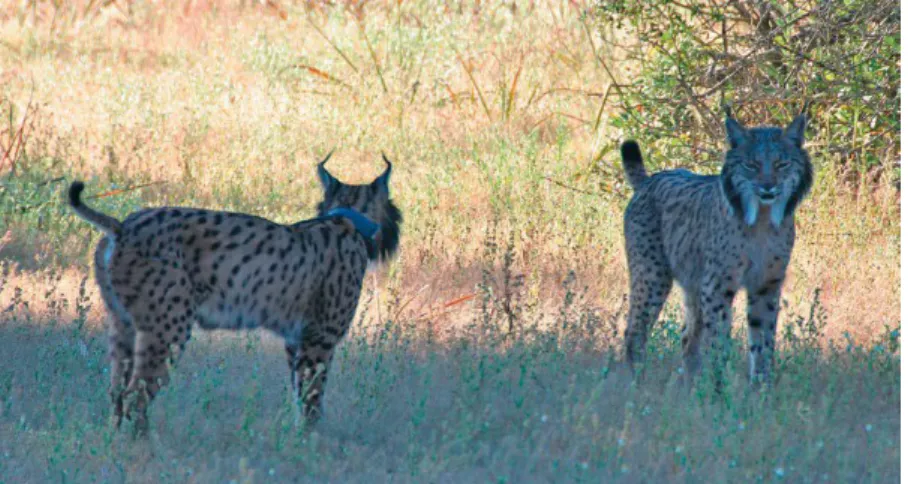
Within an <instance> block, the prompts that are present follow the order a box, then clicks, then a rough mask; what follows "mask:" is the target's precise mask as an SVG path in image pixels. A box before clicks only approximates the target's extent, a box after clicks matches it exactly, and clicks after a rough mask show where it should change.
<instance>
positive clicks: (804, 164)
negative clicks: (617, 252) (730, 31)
mask: <svg viewBox="0 0 908 484" xmlns="http://www.w3.org/2000/svg"><path fill="white" fill-rule="evenodd" d="M806 122H807V120H806V117H805V115H804V114H801V115H799V116H798V117H796V118H795V119H794V120H793V121H792V122H791V124H790V125H789V126H788V127H787V128H785V129H781V128H777V127H757V128H752V129H747V128H745V127H743V126H741V125H740V124H739V123H738V122H737V121H735V120H734V118H732V117H731V114H730V113H729V116H728V118H727V119H726V131H727V135H728V142H729V150H728V151H727V153H726V155H725V163H724V166H723V167H722V171H721V173H720V174H719V175H711V176H703V175H696V174H693V173H691V172H689V171H687V170H669V171H663V172H659V173H655V174H653V175H652V176H648V175H647V174H646V171H645V169H644V168H643V157H642V155H641V154H640V148H639V147H638V146H637V143H635V142H633V141H627V142H625V143H624V144H623V145H622V147H621V154H622V159H623V162H624V168H625V172H626V176H627V178H628V180H629V182H630V184H631V185H632V186H633V187H634V195H633V198H632V199H631V201H630V203H629V204H628V206H627V210H626V212H625V216H624V235H625V248H626V251H627V263H628V269H629V271H630V303H631V305H630V312H629V314H628V321H627V330H626V333H625V352H626V357H627V360H628V361H629V362H630V363H631V364H635V363H637V362H640V361H641V360H642V359H643V357H644V354H645V348H646V341H647V338H648V335H649V331H650V326H651V325H652V323H653V322H654V321H655V320H656V318H657V317H658V315H659V312H660V311H661V310H662V306H663V304H664V302H665V299H666V297H667V296H668V293H669V290H670V289H671V286H672V282H673V281H676V282H677V283H678V284H679V285H680V286H681V288H682V289H683V291H684V308H685V321H684V330H683V335H682V344H683V355H684V362H685V366H686V368H687V371H688V373H689V374H690V375H694V374H696V373H697V372H698V371H699V370H700V368H701V357H700V346H701V344H703V345H704V346H705V347H706V348H707V349H709V350H710V354H711V355H715V356H716V357H717V358H716V359H714V360H713V361H714V362H716V363H717V368H722V367H724V359H723V358H725V357H726V356H727V353H728V352H727V351H726V350H727V348H726V345H727V344H728V342H729V340H730V332H731V304H732V300H733V299H734V297H735V294H736V293H737V292H738V290H739V289H740V288H742V287H743V288H745V289H746V290H747V295H748V298H747V301H748V326H749V333H750V336H749V339H750V346H749V356H750V377H751V380H752V381H754V382H760V381H766V380H768V378H769V376H770V370H771V367H772V364H773V353H774V350H775V332H776V321H777V319H778V312H779V295H780V293H781V290H782V283H783V281H784V279H785V272H786V268H787V267H788V262H789V259H790V257H791V250H792V247H793V246H794V241H795V226H794V218H793V215H794V212H795V209H796V208H797V206H798V204H799V203H800V202H801V201H802V200H803V198H804V197H805V196H806V195H807V192H808V191H809V190H810V186H811V183H812V180H813V171H812V166H811V163H810V158H809V156H808V154H807V152H806V151H805V150H804V148H803V141H804V129H805V126H806ZM634 366H636V365H634Z"/></svg>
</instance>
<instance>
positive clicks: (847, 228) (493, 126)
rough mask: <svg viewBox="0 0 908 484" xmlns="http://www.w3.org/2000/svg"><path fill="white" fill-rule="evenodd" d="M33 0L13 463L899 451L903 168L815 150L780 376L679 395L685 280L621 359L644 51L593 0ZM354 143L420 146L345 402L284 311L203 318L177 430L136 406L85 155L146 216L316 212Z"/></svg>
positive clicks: (22, 64) (22, 37)
mask: <svg viewBox="0 0 908 484" xmlns="http://www.w3.org/2000/svg"><path fill="white" fill-rule="evenodd" d="M13 3H14V5H7V6H5V7H0V108H2V113H3V116H2V118H3V119H2V120H0V156H2V157H0V264H2V274H0V311H5V312H4V313H3V314H2V315H0V354H2V355H3V356H4V361H5V363H4V367H3V369H2V370H0V436H2V438H0V482H24V481H48V480H63V481H71V480H75V481H101V482H109V481H113V482H119V481H139V482H142V481H147V480H150V479H162V480H164V481H178V482H185V480H193V479H195V480H196V481H198V482H208V481H225V480H229V479H236V480H237V482H239V481H240V480H246V481H248V482H259V481H265V480H268V479H271V478H274V479H279V480H281V481H284V480H287V479H299V480H307V479H314V480H318V481H322V482H323V481H325V480H329V481H339V482H351V481H368V482H372V481H373V480H375V479H382V480H394V481H398V480H402V481H414V482H464V481H474V480H481V481H489V480H502V481H516V482H527V481H532V480H539V481H550V480H556V479H557V480H578V481H591V482H598V481H600V480H601V479H603V478H608V477H613V478H614V477H623V478H624V479H626V480H628V481H632V482H638V481H651V480H653V479H672V480H681V481H687V480H698V478H699V479H702V478H704V477H707V476H715V477H717V478H718V480H719V481H722V480H730V479H744V480H748V481H753V480H757V479H764V480H768V479H786V480H787V479H789V478H792V479H794V480H798V481H812V482H813V481H818V480H821V479H823V478H824V477H825V478H828V479H830V480H832V481H843V480H846V481H853V480H861V481H864V480H869V481H887V480H888V481H891V480H892V479H894V476H896V475H897V474H896V473H897V470H896V467H897V466H896V464H897V463H898V459H899V457H898V456H899V444H898V430H899V414H898V409H897V404H898V401H899V397H898V391H899V385H900V381H899V377H898V374H897V368H898V364H899V358H900V356H899V355H898V348H897V347H898V337H899V334H898V328H899V325H900V315H899V287H900V280H899V265H898V262H897V261H898V260H899V254H900V253H899V244H900V234H899V216H900V212H899V206H898V204H899V192H898V191H897V190H896V189H895V188H891V187H892V186H893V184H892V183H888V182H889V181H891V180H892V179H894V178H895V177H897V176H898V171H897V170H898V168H895V167H893V166H889V167H887V168H886V169H885V170H884V172H883V174H882V175H879V174H878V175H879V176H877V177H876V178H877V179H882V180H883V181H882V182H875V183H872V184H871V183H861V182H858V183H848V184H845V183H842V182H841V180H840V177H841V176H842V175H841V173H840V172H839V171H838V170H837V168H836V167H835V166H834V165H833V164H832V163H828V162H827V160H826V159H824V158H823V157H819V158H817V159H815V164H816V167H817V170H818V177H817V180H818V182H817V185H816V188H815V190H814V192H813V194H812V195H811V197H810V198H809V199H808V200H807V202H806V203H805V204H804V205H802V208H801V209H800V211H799V213H798V219H797V224H798V231H799V232H798V237H799V239H798V243H797V245H796V249H795V254H794V256H793V261H792V264H791V266H790V269H789V278H788V280H787V283H786V288H785V292H784V298H785V300H786V303H785V305H784V310H783V313H782V316H781V317H782V324H783V326H785V327H786V328H787V329H783V331H782V332H785V333H786V334H784V335H783V334H780V338H782V339H783V346H784V347H785V348H786V349H785V350H784V353H783V356H782V358H781V361H780V366H781V370H782V374H783V376H781V377H780V381H779V382H778V385H777V390H776V392H775V393H774V394H772V395H756V394H752V393H750V392H748V391H746V390H745V388H746V385H745V384H744V382H743V381H739V380H734V381H732V382H731V385H730V388H731V389H730V390H729V391H728V392H727V394H726V395H723V396H721V397H715V396H714V395H713V394H712V393H710V392H707V391H704V390H702V389H699V390H697V391H695V392H693V393H692V394H691V395H687V394H684V395H681V394H678V393H676V392H677V391H678V390H677V389H676V388H675V386H674V385H673V384H672V383H671V382H672V381H674V378H675V377H674V376H673V369H674V367H675V366H677V365H676V363H679V362H680V359H679V355H678V352H677V351H678V350H677V348H678V346H679V345H678V344H677V330H678V325H677V320H678V317H677V316H678V315H679V308H678V304H677V300H675V299H673V300H671V301H670V303H669V307H668V310H667V311H666V313H665V314H664V315H663V318H662V319H663V323H662V324H661V326H660V329H659V334H658V335H657V336H656V337H654V341H653V345H654V346H655V347H656V349H657V351H654V352H652V353H653V356H652V358H653V359H654V360H657V361H653V367H654V368H657V369H658V370H655V371H654V372H653V376H652V378H649V379H648V380H647V381H646V383H645V384H643V385H640V386H636V385H631V384H630V383H629V380H628V378H627V375H625V374H624V373H623V371H622V370H620V366H619V365H618V364H617V362H616V360H617V356H616V355H615V352H614V347H615V345H616V344H618V343H620V338H618V337H617V334H620V329H621V328H622V327H623V324H624V323H623V317H624V310H625V303H624V301H625V296H626V293H627V287H626V286H627V283H626V269H625V263H624V252H623V241H622V234H621V222H620V221H621V214H622V210H623V206H624V204H625V203H626V201H627V198H628V195H629V190H628V188H627V187H625V186H624V185H623V183H622V179H621V177H620V172H619V170H618V157H617V152H616V150H615V149H614V148H615V147H616V146H617V142H618V140H620V139H622V137H623V136H624V133H622V132H621V130H619V129H616V128H615V127H613V126H612V125H611V124H610V123H609V122H608V120H609V119H610V117H611V116H613V115H614V114H615V112H616V110H617V109H618V105H617V104H614V103H611V102H609V100H608V99H606V100H605V101H604V100H603V95H604V94H605V93H607V92H611V91H610V90H609V89H608V85H609V82H608V80H607V79H608V76H607V75H606V74H605V72H604V71H603V67H602V65H601V64H600V63H599V62H598V61H597V60H596V57H595V56H598V57H601V58H603V59H607V60H608V62H611V63H612V64H611V65H612V69H611V70H612V71H613V74H615V75H616V76H618V77H619V79H618V80H619V81H620V82H627V81H628V80H629V79H630V78H631V76H632V75H633V72H634V71H633V69H634V66H633V65H632V64H629V63H622V62H621V61H620V60H619V59H616V58H613V56H610V54H611V53H610V52H609V51H608V50H607V49H606V48H605V46H604V45H603V43H602V42H601V41H600V39H599V38H597V37H596V36H595V35H593V34H591V32H595V29H592V27H591V25H590V24H589V22H590V20H589V18H588V16H585V15H584V13H585V12H587V10H588V9H587V7H585V6H582V5H580V6H578V5H576V4H574V3H572V2H564V3H563V4H562V3H559V2H548V1H544V2H529V3H526V2H519V4H518V5H516V6H513V7H511V6H509V5H510V4H505V3H500V4H490V5H484V4H482V3H481V2H475V3H474V2H462V3H458V2H446V5H443V4H442V2H361V3H360V2H357V3H352V2H351V3H350V4H349V5H348V4H345V3H343V2H342V3H341V4H338V5H334V6H331V5H326V4H324V3H321V2H313V3H314V6H310V7H305V8H304V7H302V6H291V5H290V4H291V3H301V2H280V5H279V4H278V3H276V2H271V1H266V2H245V1H242V0H234V1H226V2H214V1H193V0H181V1H176V0H173V1H170V0H164V1H159V2H133V3H131V5H129V6H126V2H123V1H118V2H116V1H115V2H90V1H82V2H79V1H76V2H64V3H65V5H63V6H62V7H60V8H55V7H54V6H53V4H52V3H51V2H36V1H25V2H13ZM748 121H753V122H762V121H764V120H757V119H754V120H748ZM809 135H810V131H809V132H808V136H809ZM335 147H336V148H337V152H336V153H335V156H334V157H333V158H332V161H331V163H332V167H331V169H332V171H333V172H335V173H336V174H338V176H339V177H340V178H342V179H344V180H345V181H349V182H353V181H364V180H368V179H371V177H373V176H374V175H375V174H376V173H377V172H378V171H379V170H380V169H381V163H380V155H379V152H380V151H382V150H384V151H385V152H386V153H388V154H389V156H390V157H391V158H392V159H393V160H395V172H394V176H393V178H392V194H393V196H394V197H395V199H396V200H397V201H398V204H399V205H400V206H401V208H402V210H403V212H404V216H405V225H404V233H403V239H402V243H401V246H402V251H401V254H400V257H399V259H398V260H397V261H395V262H394V263H393V264H391V265H390V266H389V267H388V268H387V269H383V270H381V271H379V272H378V273H377V274H376V275H375V277H370V278H369V280H368V284H367V287H366V290H365V293H364V296H363V300H362V302H361V315H360V317H359V318H358V320H357V323H356V324H355V328H354V330H353V333H354V334H353V335H352V336H351V338H350V340H349V341H348V342H347V343H345V345H344V346H343V347H342V349H341V352H342V354H341V355H340V356H339V359H338V363H337V365H338V367H337V371H336V372H335V373H334V374H333V376H332V380H331V381H330V382H329V387H328V396H327V405H328V407H329V411H328V415H327V417H326V419H325V422H324V424H323V425H322V426H321V427H320V428H318V429H317V431H316V433H315V434H312V435H309V436H304V435H302V434H299V433H298V429H296V428H295V427H293V425H292V421H291V419H289V418H288V417H287V415H286V409H287V406H286V402H285V401H284V398H285V392H284V384H285V383H286V382H285V380H286V378H285V376H286V375H285V374H284V371H285V368H286V366H285V363H284V362H283V361H282V358H283V356H282V351H280V348H279V345H278V344H277V343H276V342H275V341H274V340H273V339H272V338H271V337H270V336H265V335H259V334H258V333H254V334H253V335H251V336H249V335H238V336H237V335H222V334H214V335H203V336H200V337H198V338H197V341H195V342H194V344H192V345H190V350H189V354H188V355H186V357H185V358H184V359H183V360H182V361H181V363H180V366H179V369H178V371H177V372H176V373H177V377H176V378H177V381H176V382H175V384H174V385H173V386H172V387H171V389H170V390H168V391H166V392H165V393H164V394H163V396H162V398H161V399H160V402H159V405H157V407H156V409H155V410H154V412H153V416H152V419H153V421H155V422H157V427H156V428H155V436H154V437H153V438H152V440H151V441H150V442H148V443H143V444H141V445H133V443H131V442H130V441H129V440H128V439H126V438H125V437H124V436H122V435H118V434H116V433H114V432H112V430H111V429H110V428H109V427H108V426H107V425H106V421H105V418H106V416H107V409H106V407H105V402H106V397H105V396H104V391H105V388H104V386H103V384H104V382H105V381H106V379H105V377H104V376H103V375H102V373H103V372H104V371H105V370H104V358H103V353H104V348H103V344H104V338H103V336H102V335H101V333H100V332H101V330H102V327H103V312H102V310H101V304H100V298H99V296H98V293H97V291H96V290H95V288H94V287H93V283H92V281H91V280H90V279H88V281H87V283H86V278H87V277H88V274H89V271H88V263H89V260H90V258H89V256H88V251H89V248H90V247H91V245H92V244H93V242H94V241H96V240H97V238H98V233H97V232H95V231H93V230H92V229H91V228H90V227H89V226H88V225H87V224H85V223H83V222H81V221H80V220H78V219H76V218H75V217H73V216H72V215H71V214H70V213H69V212H68V211H67V210H66V208H65V207H64V206H63V205H62V204H61V203H60V193H61V190H62V188H63V186H65V184H66V183H67V182H68V181H69V180H71V179H72V178H75V177H78V178H82V179H87V180H88V187H89V190H90V191H92V192H93V193H94V194H98V195H100V196H99V197H97V198H96V199H95V200H93V203H95V204H96V205H98V206H99V207H101V208H103V209H104V210H107V211H110V212H113V213H116V214H119V215H120V216H123V215H125V214H127V213H129V212H131V211H133V210H135V209H137V208H139V207H142V206H146V205H162V204H170V205H193V206H204V207H209V208H219V209H227V210H237V211H247V212H251V213H255V214H258V215H261V216H265V217H268V218H272V219H274V220H278V221H284V222H289V221H293V220H298V219H301V218H305V217H308V216H310V215H311V214H312V213H313V211H314V206H315V203H316V202H317V200H318V198H319V196H320V194H319V187H318V184H317V181H316V177H315V162H316V160H317V158H318V157H320V156H322V155H324V154H325V153H327V152H328V151H329V150H331V149H332V148H335ZM685 163H686V161H685V160H683V159H678V160H671V161H669V164H674V165H676V166H683V165H685ZM146 185H147V186H146ZM136 187H140V188H136ZM4 234H5V235H4ZM739 299H743V298H739ZM739 302H740V301H739ZM739 308H740V306H739ZM742 314H743V313H742V311H740V310H738V311H737V317H738V319H740V317H741V315H742ZM737 326H738V327H739V329H740V328H742V327H743V324H741V323H740V321H739V323H738V325H737ZM782 332H780V333H782ZM742 355H743V354H742ZM661 360H664V361H661ZM739 360H740V361H739V362H738V363H737V368H736V371H735V374H736V375H739V376H740V375H743V374H744V360H743V356H742V358H741V359H739ZM736 378H737V377H736Z"/></svg>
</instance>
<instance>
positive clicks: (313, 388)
mask: <svg viewBox="0 0 908 484" xmlns="http://www.w3.org/2000/svg"><path fill="white" fill-rule="evenodd" d="M306 336H307V337H304V338H303V342H302V343H301V344H300V345H299V346H298V347H297V348H293V349H292V347H289V346H288V347H287V357H288V361H289V363H290V370H291V375H290V381H291V384H292V390H293V392H294V396H295V397H296V399H297V402H298V404H301V405H302V413H303V417H304V418H305V420H306V422H307V423H309V424H313V423H315V422H317V421H318V420H319V418H320V417H321V415H322V395H323V393H324V389H325V382H326V381H327V379H328V369H329V367H330V365H331V358H332V356H333V354H334V346H335V344H336V340H335V341H331V340H330V339H324V338H321V337H319V336H316V335H312V334H310V333H309V332H307V334H306Z"/></svg>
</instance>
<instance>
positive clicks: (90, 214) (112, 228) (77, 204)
mask: <svg viewBox="0 0 908 484" xmlns="http://www.w3.org/2000/svg"><path fill="white" fill-rule="evenodd" d="M84 189H85V184H84V183H82V182H80V181H74V182H73V183H72V185H70V186H69V206H70V207H72V208H73V210H75V211H76V214H78V215H79V216H80V217H82V218H83V219H85V220H86V221H87V222H88V223H90V224H92V225H94V226H95V227H97V228H99V229H101V230H103V231H104V232H105V233H106V234H107V235H110V236H111V237H116V236H117V235H119V233H120V228H121V227H123V224H121V223H120V221H119V220H117V219H115V218H113V217H111V216H110V215H106V214H103V213H101V212H98V211H97V210H94V209H92V208H90V207H88V206H87V205H85V204H84V203H82V190H84Z"/></svg>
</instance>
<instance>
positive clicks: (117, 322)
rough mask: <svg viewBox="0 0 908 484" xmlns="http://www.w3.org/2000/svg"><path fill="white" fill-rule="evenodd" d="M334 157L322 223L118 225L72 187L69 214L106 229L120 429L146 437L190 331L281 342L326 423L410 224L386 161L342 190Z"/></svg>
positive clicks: (217, 217)
mask: <svg viewBox="0 0 908 484" xmlns="http://www.w3.org/2000/svg"><path fill="white" fill-rule="evenodd" d="M328 156H329V157H330V155H328ZM327 161H328V158H325V160H324V161H323V162H322V163H320V164H319V165H318V174H319V179H320V180H321V182H322V185H323V188H324V200H323V201H322V202H321V203H320V204H319V206H318V213H319V216H318V217H316V218H314V219H310V220H303V221H301V222H298V223H294V224H290V225H281V224H277V223H274V222H271V221H269V220H266V219H263V218H260V217H256V216H253V215H247V214H243V213H230V212H219V211H212V210H200V209H194V208H174V207H161V208H150V209H145V210H141V211H138V212H135V213H132V214H131V215H129V216H128V217H127V218H126V219H125V220H124V221H123V222H122V223H121V222H120V221H118V220H117V219H115V218H113V217H110V216H109V215H105V214H102V213H100V212H97V211H95V210H93V209H91V208H89V207H87V206H86V205H85V204H84V203H83V202H82V200H81V192H82V190H83V188H84V185H83V184H82V183H81V182H74V183H73V184H72V185H71V187H70V190H69V203H70V205H71V206H72V208H73V209H74V210H75V211H76V213H77V214H78V215H79V216H80V217H82V218H83V219H85V220H87V221H89V222H91V223H92V224H93V225H95V226H96V227H98V228H100V229H101V230H103V231H104V232H105V233H106V237H104V238H103V239H101V241H100V242H99V243H98V246H97V248H96V250H95V255H94V264H95V271H94V272H95V279H96V280H97V283H98V285H99V287H100V289H101V295H102V298H103V300H104V302H105V305H106V306H107V308H108V310H109V313H110V316H111V317H110V318H109V325H108V327H109V353H110V360H111V381H110V395H111V399H112V402H113V413H114V416H115V420H116V423H117V425H118V426H119V424H120V422H121V421H122V417H123V416H124V415H125V416H127V417H131V418H133V419H134V420H135V422H136V429H137V431H139V432H140V433H141V432H144V431H145V430H147V426H148V423H147V418H146V414H147V410H146V409H147V406H148V404H149V403H150V401H151V399H152V398H153V397H154V395H155V394H156V393H157V392H158V391H159V389H160V388H161V386H162V385H164V384H166V382H167V380H168V369H167V363H168V361H169V360H171V359H172V357H173V356H174V355H175V354H177V353H178V352H179V350H182V348H183V347H184V345H185V344H186V342H187V341H188V340H189V337H190V333H191V331H192V327H193V323H197V324H198V326H199V327H201V328H203V329H231V330H239V329H252V328H258V327H262V328H266V329H268V330H270V331H273V332H274V333H276V334H278V335H280V336H281V337H282V338H283V339H284V341H285V347H286V352H287V358H288V362H289V365H290V370H291V382H292V386H293V389H294V391H295V393H296V396H297V398H298V399H300V401H301V402H302V406H303V410H304V415H305V416H306V417H307V418H308V419H309V420H310V421H315V420H316V419H317V418H318V416H319V415H320V414H321V411H322V405H321V398H322V394H323V391H324V384H325V380H326V378H327V372H328V369H329V366H330V364H331V358H332V355H333V352H334V348H335V347H336V345H337V344H338V342H339V341H340V340H341V338H342V337H343V336H344V334H345V333H346V332H347V329H348V328H349V326H350V323H351V321H352V319H353V315H354V312H355V310H356V306H357V304H358V301H359V296H360V291H361V288H362V283H363V278H364V276H365V272H366V268H367V264H368V263H369V262H370V261H376V262H380V261H381V260H383V259H387V258H389V257H390V256H392V255H393V254H394V252H395V251H396V250H397V245H398V241H399V227H400V223H401V214H400V211H399V210H398V209H397V207H395V205H394V203H393V202H392V201H391V198H390V192H389V182H390V176H391V163H390V162H389V161H388V160H387V158H385V162H386V165H387V167H386V170H385V172H384V173H383V174H382V175H381V176H379V177H378V178H376V179H375V180H374V181H373V182H372V183H369V184H366V185H347V184H344V183H341V182H340V181H338V180H337V179H336V178H334V177H333V176H331V174H330V173H328V171H327V170H326V169H325V166H324V165H325V163H326V162H327ZM373 221H374V222H373ZM126 396H130V397H131V398H130V399H129V403H128V404H126V405H125V406H127V407H128V408H127V409H126V410H125V411H124V398H125V397H126ZM132 396H134V398H132Z"/></svg>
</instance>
